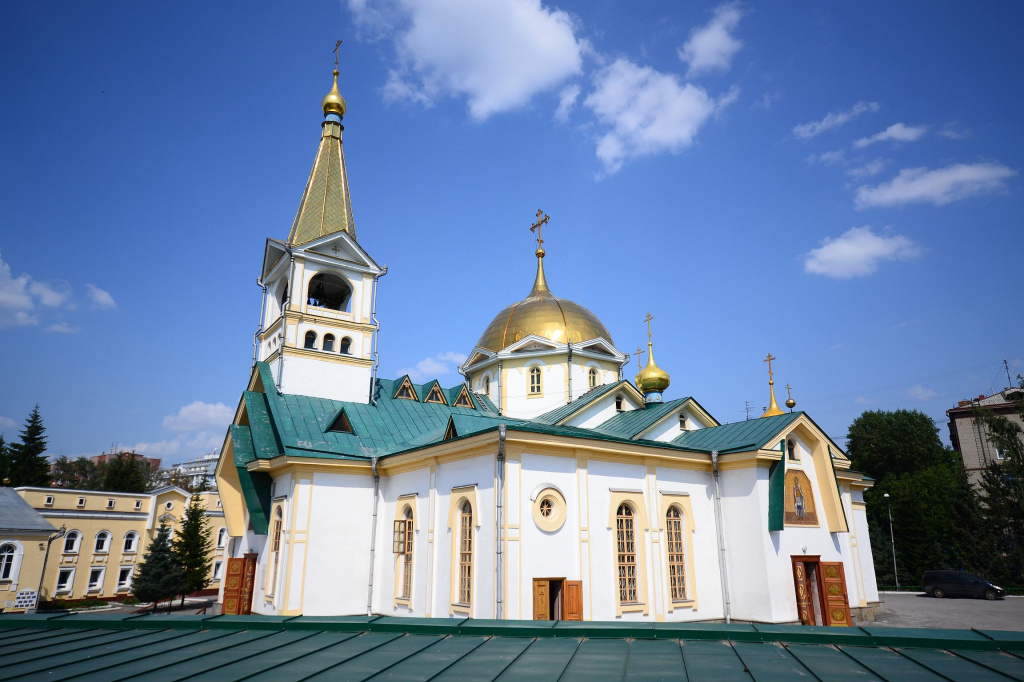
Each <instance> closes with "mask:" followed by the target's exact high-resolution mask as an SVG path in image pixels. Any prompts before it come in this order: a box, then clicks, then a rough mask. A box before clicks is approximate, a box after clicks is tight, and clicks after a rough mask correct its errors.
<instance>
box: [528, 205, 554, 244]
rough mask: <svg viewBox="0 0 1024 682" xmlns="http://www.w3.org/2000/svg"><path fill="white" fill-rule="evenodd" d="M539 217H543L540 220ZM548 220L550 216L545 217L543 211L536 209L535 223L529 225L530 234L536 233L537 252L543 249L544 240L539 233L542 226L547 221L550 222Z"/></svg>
mask: <svg viewBox="0 0 1024 682" xmlns="http://www.w3.org/2000/svg"><path fill="white" fill-rule="evenodd" d="M541 216H544V217H543V218H542V217H541ZM550 219H551V217H550V216H548V215H546V214H545V213H544V211H542V210H541V209H539V208H538V209H537V222H535V223H534V224H533V225H530V232H536V233H537V250H538V251H541V250H543V249H544V246H543V244H544V240H543V239H541V231H542V229H543V227H544V225H546V224H547V222H548V220H550Z"/></svg>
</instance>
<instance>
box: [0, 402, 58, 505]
mask: <svg viewBox="0 0 1024 682" xmlns="http://www.w3.org/2000/svg"><path fill="white" fill-rule="evenodd" d="M19 435H20V437H21V442H20V443H12V444H11V445H10V446H9V447H10V451H11V454H10V473H9V474H8V477H9V478H10V479H11V483H10V484H11V486H14V487H17V486H22V485H33V486H45V485H48V484H49V482H50V463H49V461H47V459H46V455H45V454H44V453H45V452H46V427H45V426H43V418H42V417H40V416H39V405H36V406H35V407H34V408H33V409H32V414H30V415H29V416H28V419H26V420H25V428H23V429H22V430H21V433H20V434H19Z"/></svg>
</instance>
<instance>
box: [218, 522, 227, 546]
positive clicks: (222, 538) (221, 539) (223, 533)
mask: <svg viewBox="0 0 1024 682" xmlns="http://www.w3.org/2000/svg"><path fill="white" fill-rule="evenodd" d="M228 537H229V536H228V529H227V527H226V526H221V527H220V530H218V531H217V549H224V547H226V546H227V544H228Z"/></svg>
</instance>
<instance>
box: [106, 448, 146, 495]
mask: <svg viewBox="0 0 1024 682" xmlns="http://www.w3.org/2000/svg"><path fill="white" fill-rule="evenodd" d="M148 475H149V465H148V464H146V463H145V462H144V461H142V460H141V459H140V458H139V457H138V456H137V455H136V454H135V453H125V452H121V453H119V454H118V455H117V456H116V457H114V458H111V459H110V460H109V461H107V466H106V469H105V471H104V474H103V486H102V490H108V491H110V492H115V493H144V492H146V491H147V490H148V489H149V479H148Z"/></svg>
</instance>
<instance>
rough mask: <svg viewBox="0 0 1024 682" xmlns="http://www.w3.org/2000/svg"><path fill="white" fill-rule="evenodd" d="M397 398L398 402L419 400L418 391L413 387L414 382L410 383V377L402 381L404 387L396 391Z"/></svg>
mask: <svg viewBox="0 0 1024 682" xmlns="http://www.w3.org/2000/svg"><path fill="white" fill-rule="evenodd" d="M395 398H396V399H398V400H419V398H417V397H416V391H415V390H414V389H413V387H412V382H411V381H409V377H405V379H403V380H402V385H401V386H399V387H398V390H397V391H395Z"/></svg>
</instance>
